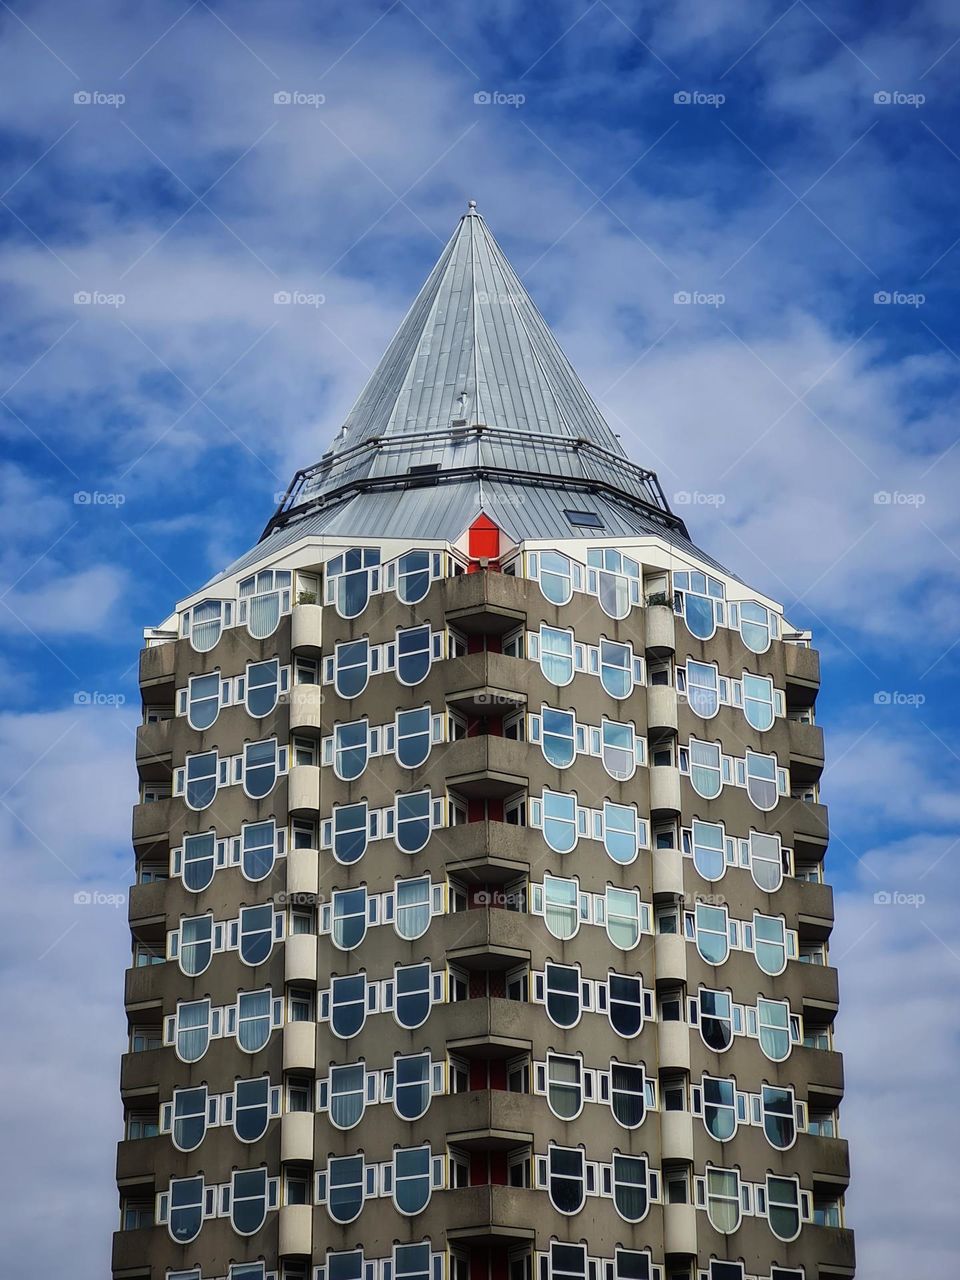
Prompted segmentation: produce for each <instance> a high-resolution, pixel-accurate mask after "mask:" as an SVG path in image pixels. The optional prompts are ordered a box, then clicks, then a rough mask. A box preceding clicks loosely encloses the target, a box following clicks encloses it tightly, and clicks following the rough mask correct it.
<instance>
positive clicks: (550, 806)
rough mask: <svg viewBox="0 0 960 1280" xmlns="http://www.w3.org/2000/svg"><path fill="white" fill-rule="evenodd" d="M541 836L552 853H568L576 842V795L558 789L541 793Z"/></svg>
mask: <svg viewBox="0 0 960 1280" xmlns="http://www.w3.org/2000/svg"><path fill="white" fill-rule="evenodd" d="M543 838H544V840H545V841H546V843H547V846H548V847H549V848H550V849H552V850H553V851H554V853H569V852H570V850H571V849H572V848H573V847H574V846H575V845H576V843H577V797H576V796H575V795H567V794H566V793H565V792H560V791H547V790H544V793H543Z"/></svg>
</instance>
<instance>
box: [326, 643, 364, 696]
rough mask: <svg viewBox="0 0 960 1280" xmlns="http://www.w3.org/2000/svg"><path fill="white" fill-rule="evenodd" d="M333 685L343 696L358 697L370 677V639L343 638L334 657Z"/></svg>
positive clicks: (336, 648) (335, 650)
mask: <svg viewBox="0 0 960 1280" xmlns="http://www.w3.org/2000/svg"><path fill="white" fill-rule="evenodd" d="M333 672H334V675H333V687H334V688H335V689H336V691H337V693H339V695H340V697H341V698H348V699H349V698H356V697H358V696H359V695H360V694H361V693H363V691H364V689H365V688H366V687H367V681H368V680H369V678H370V641H369V640H365V639H364V640H343V641H341V642H340V643H339V644H337V645H336V647H335V649H334V657H333Z"/></svg>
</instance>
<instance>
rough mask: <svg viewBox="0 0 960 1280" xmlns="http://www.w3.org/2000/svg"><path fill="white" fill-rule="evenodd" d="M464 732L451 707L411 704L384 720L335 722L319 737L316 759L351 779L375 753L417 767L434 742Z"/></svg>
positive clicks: (460, 718)
mask: <svg viewBox="0 0 960 1280" xmlns="http://www.w3.org/2000/svg"><path fill="white" fill-rule="evenodd" d="M421 720H422V722H423V723H422V724H421ZM466 732H467V722H466V720H465V719H464V717H463V716H461V715H458V714H457V713H456V712H454V711H450V710H444V711H441V712H434V711H433V710H432V709H431V708H430V706H429V705H426V706H423V707H411V708H409V709H407V710H404V711H398V712H397V714H396V716H395V718H394V719H393V720H392V721H390V722H389V723H388V724H383V725H371V724H370V722H369V720H368V719H367V718H366V717H363V718H362V719H359V720H349V721H344V722H342V723H340V724H338V725H337V726H336V727H335V729H334V732H333V733H332V734H328V735H327V736H326V737H325V738H323V739H322V740H321V755H320V761H321V764H322V765H323V766H324V767H332V768H333V771H334V773H335V774H336V776H337V777H338V778H340V779H342V780H344V781H347V782H352V781H353V780H354V779H356V778H359V777H360V776H361V774H362V773H363V772H364V770H365V769H366V767H367V765H368V764H369V762H370V761H371V760H373V759H376V758H377V757H379V756H388V755H393V756H395V757H396V759H397V763H398V764H400V765H401V766H402V767H403V768H406V769H416V768H419V767H420V766H421V765H423V764H424V763H425V762H426V760H427V759H428V757H429V755H430V752H431V750H432V749H433V747H434V746H436V745H437V744H438V743H444V742H456V741H459V740H460V739H461V738H463V737H465V736H466Z"/></svg>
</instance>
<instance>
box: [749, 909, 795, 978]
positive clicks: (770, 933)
mask: <svg viewBox="0 0 960 1280" xmlns="http://www.w3.org/2000/svg"><path fill="white" fill-rule="evenodd" d="M753 954H754V955H755V956H756V958H757V964H758V965H759V966H760V968H761V969H762V970H763V972H764V973H768V974H770V976H771V977H773V978H775V977H776V976H777V974H779V973H783V971H784V969H785V968H786V967H787V931H786V925H785V924H784V922H783V918H782V916H762V915H760V914H759V913H757V912H754V916H753Z"/></svg>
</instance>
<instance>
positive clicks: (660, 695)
mask: <svg viewBox="0 0 960 1280" xmlns="http://www.w3.org/2000/svg"><path fill="white" fill-rule="evenodd" d="M676 732H677V691H676V689H674V687H673V685H669V684H652V685H650V687H649V688H648V689H647V735H648V737H650V738H663V737H667V736H669V735H671V734H675V733H676Z"/></svg>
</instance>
